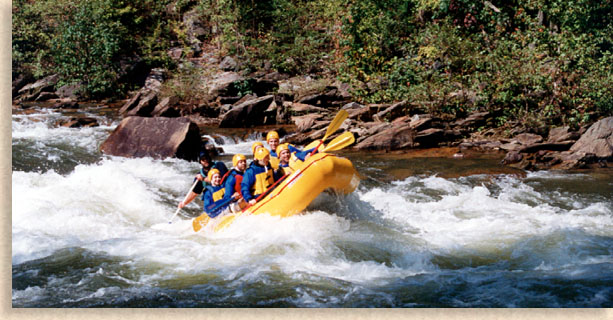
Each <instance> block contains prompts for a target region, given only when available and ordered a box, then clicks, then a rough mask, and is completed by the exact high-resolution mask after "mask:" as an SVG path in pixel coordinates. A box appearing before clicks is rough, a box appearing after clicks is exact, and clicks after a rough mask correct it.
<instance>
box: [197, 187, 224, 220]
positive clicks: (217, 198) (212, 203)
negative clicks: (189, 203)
mask: <svg viewBox="0 0 613 320" xmlns="http://www.w3.org/2000/svg"><path fill="white" fill-rule="evenodd" d="M225 194H226V190H225V189H224V188H223V187H222V186H221V185H219V186H216V187H214V186H212V185H208V186H206V188H205V191H204V193H203V194H202V201H203V202H204V212H206V213H207V214H208V215H209V217H211V218H214V217H216V216H217V215H218V214H219V213H220V212H221V211H222V210H223V209H225V207H226V206H222V207H221V208H217V209H215V210H213V209H214V208H215V207H216V206H218V205H219V204H220V203H222V202H223V201H222V200H223V199H224V196H225Z"/></svg>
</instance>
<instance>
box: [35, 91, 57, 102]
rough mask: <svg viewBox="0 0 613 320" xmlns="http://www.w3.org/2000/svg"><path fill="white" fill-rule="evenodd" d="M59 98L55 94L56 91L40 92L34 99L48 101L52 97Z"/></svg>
mask: <svg viewBox="0 0 613 320" xmlns="http://www.w3.org/2000/svg"><path fill="white" fill-rule="evenodd" d="M57 98H59V97H58V95H57V94H55V92H46V91H45V92H41V93H39V94H38V96H37V97H36V99H34V101H47V100H51V99H57Z"/></svg>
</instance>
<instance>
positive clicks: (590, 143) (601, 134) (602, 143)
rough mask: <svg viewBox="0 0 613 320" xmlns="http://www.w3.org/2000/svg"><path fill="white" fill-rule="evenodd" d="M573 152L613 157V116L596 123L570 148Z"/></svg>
mask: <svg viewBox="0 0 613 320" xmlns="http://www.w3.org/2000/svg"><path fill="white" fill-rule="evenodd" d="M570 151H571V152H573V153H585V154H589V153H591V154H594V155H595V156H596V157H597V158H598V159H602V160H611V159H613V117H608V118H604V119H602V120H600V121H598V122H596V123H594V124H593V125H592V126H591V127H590V128H589V129H588V130H587V131H586V132H585V133H584V134H583V135H582V136H581V138H579V140H577V142H576V143H575V144H574V145H573V146H572V147H571V148H570Z"/></svg>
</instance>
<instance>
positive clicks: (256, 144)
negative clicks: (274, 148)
mask: <svg viewBox="0 0 613 320" xmlns="http://www.w3.org/2000/svg"><path fill="white" fill-rule="evenodd" d="M258 146H260V147H262V148H263V147H264V144H263V143H261V142H260V141H256V142H254V143H253V144H251V153H253V154H255V149H256V148H257V147H258Z"/></svg>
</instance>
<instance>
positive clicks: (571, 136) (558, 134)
mask: <svg viewBox="0 0 613 320" xmlns="http://www.w3.org/2000/svg"><path fill="white" fill-rule="evenodd" d="M579 138H581V134H579V132H573V131H570V128H569V127H558V128H553V129H551V130H549V137H548V138H547V142H550V143H557V142H562V141H569V140H575V141H576V140H578V139H579Z"/></svg>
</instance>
